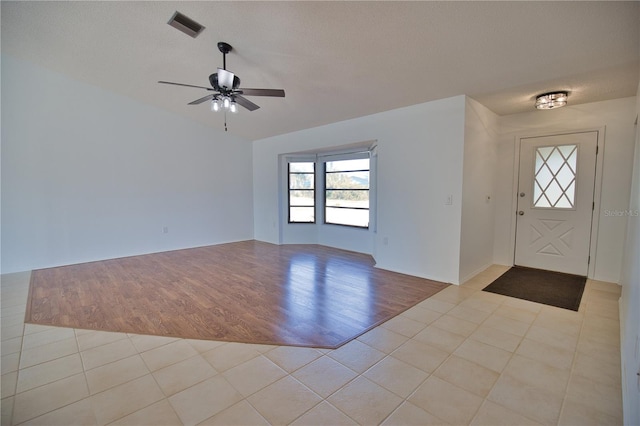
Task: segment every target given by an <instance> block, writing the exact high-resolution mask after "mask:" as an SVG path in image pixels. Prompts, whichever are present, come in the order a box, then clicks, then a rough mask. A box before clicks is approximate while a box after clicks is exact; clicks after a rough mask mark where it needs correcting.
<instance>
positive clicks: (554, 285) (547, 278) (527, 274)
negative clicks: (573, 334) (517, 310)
mask: <svg viewBox="0 0 640 426" xmlns="http://www.w3.org/2000/svg"><path fill="white" fill-rule="evenodd" d="M586 282H587V277H582V276H580V275H571V274H563V273H561V272H552V271H543V270H541V269H532V268H525V267H523V266H514V267H513V268H511V269H509V270H508V271H507V272H505V273H504V274H503V275H502V276H500V277H499V278H498V279H496V280H495V281H494V282H492V283H491V284H489V285H488V286H487V287H485V288H484V291H489V292H491V293H496V294H502V295H504V296H510V297H516V298H518V299H524V300H529V301H531V302H537V303H543V304H545V305H550V306H556V307H558V308H564V309H571V310H573V311H577V310H578V308H579V307H580V300H581V299H582V293H583V292H584V285H585V283H586Z"/></svg>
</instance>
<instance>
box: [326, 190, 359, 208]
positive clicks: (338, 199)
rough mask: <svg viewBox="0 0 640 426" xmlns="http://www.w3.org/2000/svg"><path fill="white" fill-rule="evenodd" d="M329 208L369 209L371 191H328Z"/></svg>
mask: <svg viewBox="0 0 640 426" xmlns="http://www.w3.org/2000/svg"><path fill="white" fill-rule="evenodd" d="M326 200H327V206H337V207H353V208H364V209H368V208H369V191H349V190H335V189H334V190H331V191H327V196H326Z"/></svg>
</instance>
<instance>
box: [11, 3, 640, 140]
mask: <svg viewBox="0 0 640 426" xmlns="http://www.w3.org/2000/svg"><path fill="white" fill-rule="evenodd" d="M1 7H2V27H1V31H2V52H3V53H7V54H10V55H12V56H15V57H18V58H21V59H23V60H28V61H31V62H33V63H36V64H39V65H40V66H43V67H46V68H49V69H52V70H55V71H58V72H62V73H64V74H67V75H69V76H70V77H71V78H74V79H77V80H81V81H84V82H87V83H90V84H93V85H96V86H100V87H102V88H104V89H107V90H110V91H113V92H117V93H120V94H123V95H126V96H129V97H131V98H134V99H137V100H139V101H141V102H144V103H148V104H152V105H155V106H157V107H159V108H162V109H165V110H169V111H173V112H175V113H177V114H180V115H183V116H186V117H190V118H192V119H194V120H197V121H199V122H202V123H204V124H206V125H209V126H211V127H213V128H216V129H222V128H223V120H222V115H221V114H214V113H212V112H211V111H210V110H209V108H208V103H204V104H201V105H197V106H190V105H187V103H188V102H190V101H192V100H195V99H197V98H200V97H202V96H204V95H206V94H207V92H205V91H203V90H199V89H194V88H187V87H177V86H166V85H160V84H158V83H157V81H158V80H168V81H175V82H182V83H188V84H194V85H202V86H208V76H209V74H211V73H212V72H215V69H216V68H217V67H221V66H222V55H221V53H220V52H219V51H218V50H217V47H216V43H217V42H218V41H226V42H228V43H230V44H231V45H232V46H233V47H234V51H233V52H232V53H231V54H229V55H228V56H227V69H229V70H230V71H232V72H234V73H236V75H238V76H239V77H240V78H241V80H242V85H241V86H244V87H253V88H277V89H280V88H281V89H285V91H286V98H284V99H281V98H263V97H251V98H250V99H251V100H252V101H253V102H255V103H257V104H258V105H260V106H261V108H260V109H259V110H257V111H254V112H249V111H247V110H244V109H241V111H240V113H239V114H237V115H233V116H229V118H228V123H229V130H230V132H233V133H235V134H237V135H239V136H243V137H245V138H247V139H250V140H256V139H260V138H264V137H268V136H273V135H277V134H282V133H287V132H291V131H295V130H300V129H305V128H309V127H314V126H318V125H322V124H328V123H333V122H337V121H342V120H345V119H349V118H354V117H360V116H364V115H368V114H372V113H376V112H381V111H386V110H390V109H393V108H398V107H402V106H408V105H413V104H418V103H422V102H427V101H432V100H436V99H442V98H446V97H450V96H456V95H461V94H466V95H468V96H471V97H472V98H474V99H476V100H478V101H479V102H481V103H483V104H484V105H486V106H487V107H488V108H490V109H491V110H492V111H494V112H495V113H497V114H500V115H505V114H513V113H519V112H524V111H531V110H532V104H533V98H534V97H535V95H536V94H538V93H541V92H545V91H549V90H556V89H565V90H569V91H570V92H571V96H570V98H569V102H570V103H571V104H572V105H576V104H580V103H586V102H594V101H599V100H606V99H614V98H620V97H626V96H633V95H635V93H636V90H637V87H638V79H639V58H640V2H614V1H604V2H575V1H567V2H519V1H515V2H484V1H472V2H395V1H393V2H383V1H376V2H306V1H305V2H236V1H233V2H164V1H158V2H97V1H96V2H81V1H76V2H67V1H65V2H7V1H2V6H1ZM176 10H178V11H180V12H182V13H184V14H185V15H187V16H189V17H190V18H192V19H194V20H196V21H198V22H200V23H201V24H202V25H204V26H205V27H206V29H205V30H204V32H203V33H202V34H201V35H200V36H199V37H197V38H196V39H193V38H191V37H189V36H187V35H185V34H183V33H181V32H179V31H178V30H176V29H175V28H173V27H171V26H169V25H167V21H168V20H169V18H170V17H171V16H172V15H173V13H174V12H175V11H176ZM3 106H4V105H3ZM5 107H6V106H5ZM541 113H549V112H548V111H545V112H541Z"/></svg>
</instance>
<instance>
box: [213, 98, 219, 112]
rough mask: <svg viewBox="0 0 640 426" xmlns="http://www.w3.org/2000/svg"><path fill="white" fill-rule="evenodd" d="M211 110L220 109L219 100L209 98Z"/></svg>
mask: <svg viewBox="0 0 640 426" xmlns="http://www.w3.org/2000/svg"><path fill="white" fill-rule="evenodd" d="M211 111H215V112H218V111H220V102H218V100H217V99H213V100H211Z"/></svg>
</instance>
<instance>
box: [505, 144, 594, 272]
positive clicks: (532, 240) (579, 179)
mask: <svg viewBox="0 0 640 426" xmlns="http://www.w3.org/2000/svg"><path fill="white" fill-rule="evenodd" d="M597 146H598V132H596V131H593V132H583V133H571V134H564V135H555V136H544V137H534V138H522V139H520V171H519V179H518V194H517V198H518V208H517V215H516V218H517V219H516V250H515V264H516V265H520V266H527V267H531V268H537V269H546V270H549V271H558V272H565V273H569V274H576V275H583V276H586V275H587V273H588V269H589V248H590V241H591V218H592V215H593V208H594V205H593V200H594V182H595V171H596V155H597Z"/></svg>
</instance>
